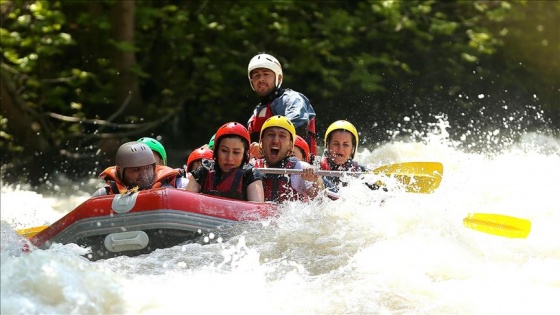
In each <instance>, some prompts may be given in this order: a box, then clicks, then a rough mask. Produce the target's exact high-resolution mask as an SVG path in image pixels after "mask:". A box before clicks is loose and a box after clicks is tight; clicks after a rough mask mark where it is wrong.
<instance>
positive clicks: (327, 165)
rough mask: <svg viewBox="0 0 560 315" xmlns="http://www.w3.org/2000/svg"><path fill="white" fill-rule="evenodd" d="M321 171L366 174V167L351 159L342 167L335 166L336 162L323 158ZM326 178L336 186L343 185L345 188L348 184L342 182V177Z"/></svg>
mask: <svg viewBox="0 0 560 315" xmlns="http://www.w3.org/2000/svg"><path fill="white" fill-rule="evenodd" d="M320 165H321V169H322V170H325V171H343V172H364V171H366V169H365V167H363V166H361V165H360V164H359V163H358V162H356V161H354V160H352V159H349V160H348V161H346V162H345V163H344V164H342V165H337V164H334V162H333V161H332V160H331V159H329V158H328V157H327V156H323V158H322V159H321V163H320ZM325 178H326V179H327V180H328V181H330V182H331V183H333V184H335V185H336V186H338V185H340V183H342V185H343V186H345V185H346V184H347V183H346V182H343V181H341V180H340V177H336V176H325Z"/></svg>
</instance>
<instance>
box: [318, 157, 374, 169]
mask: <svg viewBox="0 0 560 315" xmlns="http://www.w3.org/2000/svg"><path fill="white" fill-rule="evenodd" d="M321 169H322V170H325V171H333V170H334V171H344V172H362V171H364V169H363V167H361V166H360V164H358V162H356V161H354V160H348V162H346V163H344V164H342V165H335V164H334V163H332V162H331V160H330V159H329V158H328V157H326V156H323V158H322V159H321Z"/></svg>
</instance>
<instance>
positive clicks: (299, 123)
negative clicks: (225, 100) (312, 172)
mask: <svg viewBox="0 0 560 315" xmlns="http://www.w3.org/2000/svg"><path fill="white" fill-rule="evenodd" d="M247 75H248V77H249V83H250V84H251V88H252V89H253V90H254V91H255V92H256V93H257V94H258V95H259V97H260V101H261V102H260V104H259V105H257V107H256V108H255V110H254V112H253V115H252V116H251V118H250V119H249V122H248V130H249V134H250V136H251V142H252V143H251V156H252V157H256V158H259V157H260V155H259V151H258V143H257V142H258V141H259V136H260V132H261V128H262V125H263V124H264V122H265V121H266V120H267V119H268V118H270V117H272V116H275V115H281V116H285V117H286V118H288V119H289V120H290V121H291V122H292V123H293V124H294V126H295V128H296V133H297V134H298V135H300V136H302V137H303V138H304V139H305V140H306V141H307V143H308V144H309V148H310V150H311V154H313V155H317V142H316V139H315V137H316V131H315V116H316V115H315V110H314V109H313V107H312V106H311V103H310V102H309V99H307V97H305V95H303V94H301V93H299V92H296V91H294V90H291V89H281V88H280V86H281V85H282V81H283V79H284V76H283V73H282V65H281V64H280V62H279V61H278V60H277V59H276V58H274V57H273V56H271V55H269V54H264V53H261V54H258V55H256V56H255V57H253V59H251V61H250V62H249V66H248V68H247Z"/></svg>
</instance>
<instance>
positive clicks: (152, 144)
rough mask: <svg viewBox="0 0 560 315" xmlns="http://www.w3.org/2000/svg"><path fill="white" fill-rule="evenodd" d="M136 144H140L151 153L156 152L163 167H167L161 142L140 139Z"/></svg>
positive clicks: (147, 138)
mask: <svg viewBox="0 0 560 315" xmlns="http://www.w3.org/2000/svg"><path fill="white" fill-rule="evenodd" d="M138 142H142V143H144V144H146V145H147V146H148V147H149V148H150V149H152V151H156V152H157V153H158V154H159V156H160V157H161V159H162V160H163V165H167V153H166V152H165V148H164V147H163V145H162V144H161V142H159V141H157V140H156V139H154V138H149V137H143V138H140V139H138Z"/></svg>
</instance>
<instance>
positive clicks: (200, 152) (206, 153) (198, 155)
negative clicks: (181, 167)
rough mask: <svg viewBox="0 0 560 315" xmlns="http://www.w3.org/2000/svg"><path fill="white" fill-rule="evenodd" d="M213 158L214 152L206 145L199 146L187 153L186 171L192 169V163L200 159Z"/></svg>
mask: <svg viewBox="0 0 560 315" xmlns="http://www.w3.org/2000/svg"><path fill="white" fill-rule="evenodd" d="M213 158H214V152H213V151H212V150H210V149H208V148H207V147H200V148H198V149H196V150H194V151H192V152H191V154H189V158H188V159H187V172H190V171H192V163H193V162H196V161H198V160H201V159H208V160H211V159H213Z"/></svg>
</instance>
